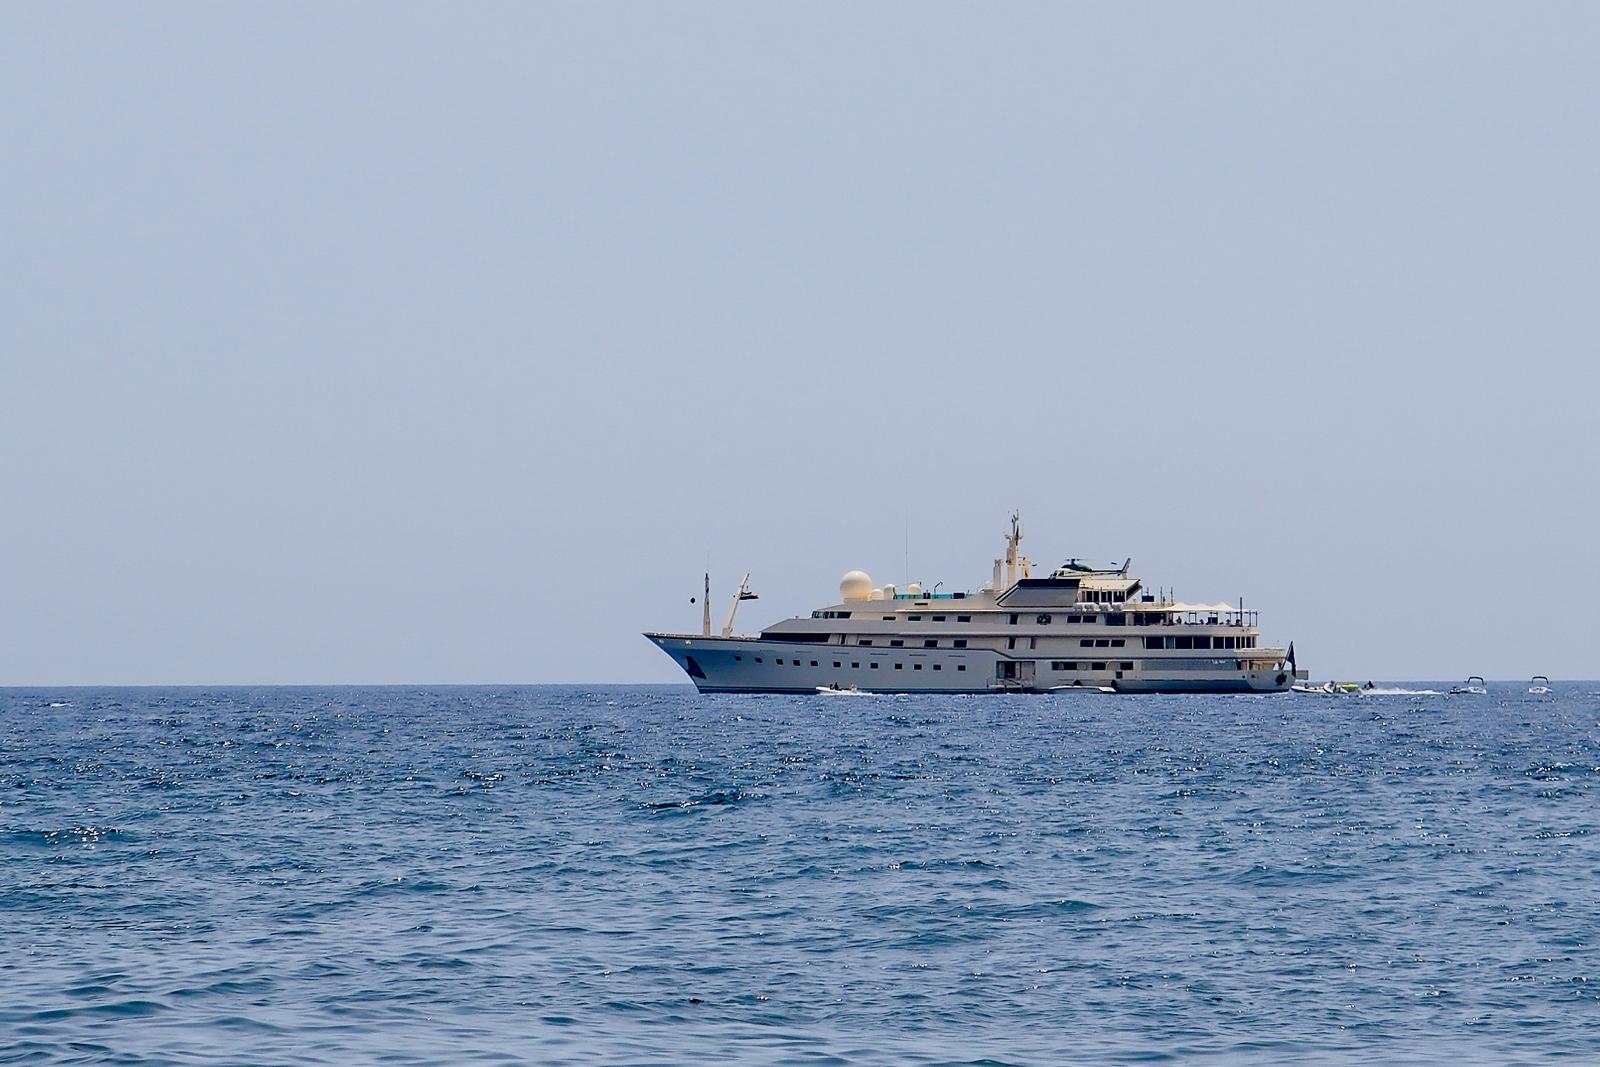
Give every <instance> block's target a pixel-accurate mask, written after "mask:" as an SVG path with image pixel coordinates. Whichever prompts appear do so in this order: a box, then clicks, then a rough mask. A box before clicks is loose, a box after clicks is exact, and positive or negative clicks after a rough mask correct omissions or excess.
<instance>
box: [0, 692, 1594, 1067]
mask: <svg viewBox="0 0 1600 1067" xmlns="http://www.w3.org/2000/svg"><path fill="white" fill-rule="evenodd" d="M1523 689H1524V684H1521V683H1519V684H1511V683H1503V684H1499V685H1497V686H1495V687H1494V693H1493V694H1492V695H1491V696H1489V697H1475V698H1474V697H1455V698H1450V697H1443V696H1411V695H1395V696H1385V697H1369V698H1347V699H1338V698H1321V697H1311V696H1297V695H1291V696H1275V697H1179V696H1172V697H1101V696H1098V695H1090V694H1063V695H1058V696H1035V697H985V698H963V697H948V696H936V697H914V698H912V697H860V698H843V697H831V698H829V697H809V698H798V697H781V696H758V697H700V696H696V695H695V694H694V693H693V692H692V691H690V690H686V689H683V688H676V687H656V688H642V687H613V688H593V687H591V688H572V687H525V688H515V687H485V688H440V689H420V688H393V689H390V688H325V689H315V688H261V689H93V690H90V689H53V690H34V691H30V690H19V689H11V690H0V1062H5V1063H35V1062H37V1063H118V1064H168V1063H218V1062H228V1063H254V1064H325V1063H394V1064H410V1063H450V1064H472V1063H496V1064H500V1063H519V1062H526V1063H540V1064H564V1063H572V1064H680V1063H681V1064H690V1063H716V1062H735V1063H752V1064H803V1065H822V1064H864V1065H866V1064H872V1065H876V1064H947V1063H948V1064H1063V1063H1084V1064H1102V1063H1152V1062H1177V1063H1201V1064H1208V1063H1251V1062H1256V1063H1290V1062H1296V1063H1308V1062H1309V1063H1386V1064H1387V1063H1407V1062H1415V1063H1433V1062H1443V1061H1445V1060H1458V1061H1466V1062H1470V1063H1479V1062H1483V1063H1516V1062H1541V1061H1547V1060H1551V1059H1558V1058H1565V1059H1568V1060H1570V1061H1573V1062H1582V1063H1589V1062H1600V947H1597V941H1600V841H1597V835H1596V829H1597V823H1600V684H1597V683H1566V684H1560V685H1559V688H1558V695H1557V696H1555V697H1554V698H1543V699H1541V698H1536V697H1530V696H1527V695H1526V694H1525V693H1524V692H1523Z"/></svg>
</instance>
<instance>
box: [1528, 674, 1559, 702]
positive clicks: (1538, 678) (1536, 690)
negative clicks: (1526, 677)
mask: <svg viewBox="0 0 1600 1067" xmlns="http://www.w3.org/2000/svg"><path fill="white" fill-rule="evenodd" d="M1528 692H1530V693H1532V694H1533V695H1534V696H1536V697H1547V696H1549V695H1550V694H1551V693H1553V692H1554V690H1553V689H1551V688H1550V679H1548V678H1546V677H1545V676H1544V675H1542V674H1536V675H1534V676H1533V681H1532V682H1531V683H1530V684H1529V686H1528Z"/></svg>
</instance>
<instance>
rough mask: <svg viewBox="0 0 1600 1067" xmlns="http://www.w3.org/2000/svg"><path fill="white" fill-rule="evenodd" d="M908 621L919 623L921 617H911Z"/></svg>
mask: <svg viewBox="0 0 1600 1067" xmlns="http://www.w3.org/2000/svg"><path fill="white" fill-rule="evenodd" d="M910 619H911V621H912V622H921V621H922V616H921V615H912V616H910Z"/></svg>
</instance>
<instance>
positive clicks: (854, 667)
mask: <svg viewBox="0 0 1600 1067" xmlns="http://www.w3.org/2000/svg"><path fill="white" fill-rule="evenodd" d="M850 669H851V670H853V671H859V670H860V669H861V664H859V663H857V662H856V661H855V660H851V661H850Z"/></svg>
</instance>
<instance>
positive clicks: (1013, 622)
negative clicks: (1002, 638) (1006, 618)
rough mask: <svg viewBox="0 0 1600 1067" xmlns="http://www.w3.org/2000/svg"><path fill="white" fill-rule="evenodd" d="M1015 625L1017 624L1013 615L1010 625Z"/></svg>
mask: <svg viewBox="0 0 1600 1067" xmlns="http://www.w3.org/2000/svg"><path fill="white" fill-rule="evenodd" d="M1016 624H1017V617H1016V616H1015V615H1013V616H1011V625H1012V626H1015V625H1016Z"/></svg>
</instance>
